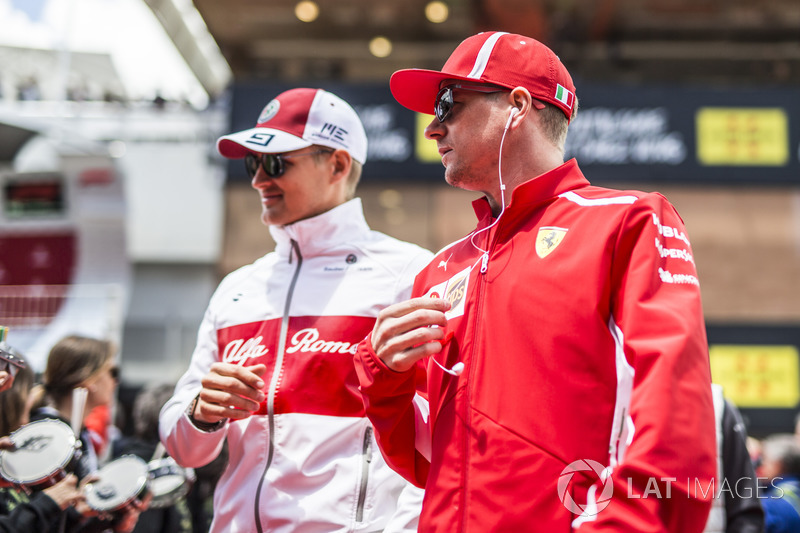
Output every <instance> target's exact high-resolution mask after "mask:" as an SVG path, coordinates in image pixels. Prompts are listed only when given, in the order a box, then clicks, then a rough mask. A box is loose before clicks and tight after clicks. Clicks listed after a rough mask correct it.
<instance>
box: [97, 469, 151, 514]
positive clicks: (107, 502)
mask: <svg viewBox="0 0 800 533" xmlns="http://www.w3.org/2000/svg"><path fill="white" fill-rule="evenodd" d="M95 475H96V476H97V478H98V479H97V481H94V482H92V483H87V484H86V488H85V491H84V492H85V494H86V503H87V504H88V505H89V507H91V508H92V509H94V510H95V511H99V512H105V513H113V512H115V511H124V510H125V509H126V508H127V507H128V506H130V505H131V504H133V503H134V502H135V501H137V500H142V499H143V498H144V497H145V496H146V495H147V493H148V490H149V489H148V486H149V481H150V476H149V474H148V471H147V463H145V462H144V460H143V459H140V458H139V457H136V456H135V455H123V456H122V457H120V458H118V459H114V460H113V461H111V462H110V463H108V464H107V465H105V466H104V467H103V468H101V469H100V470H98V471H97V472H95Z"/></svg>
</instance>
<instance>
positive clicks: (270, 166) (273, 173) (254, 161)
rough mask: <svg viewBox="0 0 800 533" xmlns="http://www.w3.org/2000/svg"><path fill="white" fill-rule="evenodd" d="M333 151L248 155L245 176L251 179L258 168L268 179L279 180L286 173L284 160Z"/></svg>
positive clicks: (245, 157) (245, 163) (246, 155)
mask: <svg viewBox="0 0 800 533" xmlns="http://www.w3.org/2000/svg"><path fill="white" fill-rule="evenodd" d="M334 151H335V150H314V151H313V152H303V153H302V154H290V155H286V154H257V155H256V154H254V153H248V154H245V156H244V166H245V169H247V175H248V176H250V179H253V178H254V177H255V175H256V173H257V172H258V167H259V166H261V168H263V169H264V173H266V175H267V176H269V177H270V178H279V177H281V176H282V175H283V173H284V172H286V165H285V164H284V162H283V160H284V159H291V158H293V157H302V156H304V155H316V154H332V153H333V152H334Z"/></svg>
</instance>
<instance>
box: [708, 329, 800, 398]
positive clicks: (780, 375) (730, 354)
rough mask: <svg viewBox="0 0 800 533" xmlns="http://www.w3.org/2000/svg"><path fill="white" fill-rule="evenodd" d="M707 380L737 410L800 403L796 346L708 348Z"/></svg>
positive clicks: (798, 358) (799, 378)
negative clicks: (709, 364) (719, 387)
mask: <svg viewBox="0 0 800 533" xmlns="http://www.w3.org/2000/svg"><path fill="white" fill-rule="evenodd" d="M709 352H710V355H711V379H712V381H713V382H714V383H717V384H719V385H722V388H723V392H724V394H725V396H726V397H727V398H728V399H729V400H731V401H732V402H733V403H734V404H736V405H737V406H739V407H772V408H793V407H796V406H797V404H798V402H799V401H800V354H798V351H797V347H796V346H778V345H776V346H747V345H712V346H711V348H710V350H709Z"/></svg>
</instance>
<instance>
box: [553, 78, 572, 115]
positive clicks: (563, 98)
mask: <svg viewBox="0 0 800 533" xmlns="http://www.w3.org/2000/svg"><path fill="white" fill-rule="evenodd" d="M556 100H558V101H559V102H561V103H562V104H564V105H565V106H567V107H568V108H570V109H572V104H573V103H574V102H575V95H574V94H572V93H571V92H570V91H569V89H567V88H566V87H564V86H563V85H560V84H556Z"/></svg>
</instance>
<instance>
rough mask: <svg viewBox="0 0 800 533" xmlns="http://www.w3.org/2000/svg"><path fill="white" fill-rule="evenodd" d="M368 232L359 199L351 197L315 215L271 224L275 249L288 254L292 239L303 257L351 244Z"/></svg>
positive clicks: (270, 228)
mask: <svg viewBox="0 0 800 533" xmlns="http://www.w3.org/2000/svg"><path fill="white" fill-rule="evenodd" d="M369 231H370V229H369V226H368V225H367V221H366V219H365V218H364V211H363V209H362V207H361V199H360V198H354V199H352V200H350V201H348V202H345V203H343V204H340V205H338V206H336V207H334V208H333V209H331V210H329V211H326V212H324V213H322V214H320V215H317V216H315V217H311V218H307V219H305V220H298V221H297V222H294V223H292V224H287V225H286V226H270V227H269V233H270V235H272V238H273V239H274V240H275V252H276V253H277V254H278V255H279V256H281V257H288V256H289V254H290V253H291V250H292V245H291V241H295V242H297V243H298V246H299V247H300V253H301V254H302V255H303V256H304V257H310V256H313V255H318V254H320V253H322V252H324V251H325V250H329V249H331V248H334V247H336V246H338V245H341V244H345V243H351V242H353V241H355V240H358V239H359V238H360V237H362V236H365V235H366V234H368V233H369Z"/></svg>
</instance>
